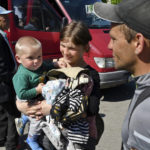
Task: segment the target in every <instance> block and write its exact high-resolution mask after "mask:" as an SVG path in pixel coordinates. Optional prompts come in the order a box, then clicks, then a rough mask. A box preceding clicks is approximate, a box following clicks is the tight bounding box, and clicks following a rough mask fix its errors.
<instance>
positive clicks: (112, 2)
mask: <svg viewBox="0 0 150 150" xmlns="http://www.w3.org/2000/svg"><path fill="white" fill-rule="evenodd" d="M102 2H103V3H107V2H111V4H118V3H120V2H121V0H102Z"/></svg>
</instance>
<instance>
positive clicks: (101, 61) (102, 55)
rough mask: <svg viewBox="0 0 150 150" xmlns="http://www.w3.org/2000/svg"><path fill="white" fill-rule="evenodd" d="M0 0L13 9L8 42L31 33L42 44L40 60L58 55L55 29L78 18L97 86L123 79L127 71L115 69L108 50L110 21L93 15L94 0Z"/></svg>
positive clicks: (86, 55) (104, 86)
mask: <svg viewBox="0 0 150 150" xmlns="http://www.w3.org/2000/svg"><path fill="white" fill-rule="evenodd" d="M2 1H3V0H1V1H0V5H1V6H3V7H5V8H6V9H9V10H13V13H12V14H10V16H9V17H10V31H7V33H8V38H9V42H10V45H11V47H12V49H13V51H14V46H15V43H16V41H17V40H18V38H20V37H21V36H25V35H30V36H34V37H35V38H37V39H39V40H40V41H41V42H42V45H43V57H44V59H50V58H59V57H61V54H60V51H59V32H60V30H61V28H62V27H63V26H65V25H66V24H67V23H69V22H71V20H81V21H83V22H84V23H85V24H87V26H88V28H89V30H90V32H91V34H92V37H93V40H92V41H91V43H90V48H91V49H90V52H88V53H85V55H84V59H85V61H86V63H87V64H89V65H90V66H92V67H93V68H95V69H96V70H97V71H98V72H99V75H100V80H101V82H100V84H101V88H108V87H113V86H117V85H120V84H123V83H125V82H127V80H128V77H129V73H128V72H127V71H124V70H122V71H116V70H115V69H114V61H113V59H112V52H111V51H110V50H108V48H107V44H108V42H109V39H110V38H109V34H108V33H109V28H110V22H107V21H104V20H102V19H99V18H97V17H96V16H95V15H94V13H93V12H92V11H93V10H92V5H93V3H94V2H96V1H97V0H77V1H76V0H7V1H6V2H5V4H4V1H3V2H2Z"/></svg>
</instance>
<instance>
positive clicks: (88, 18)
mask: <svg viewBox="0 0 150 150" xmlns="http://www.w3.org/2000/svg"><path fill="white" fill-rule="evenodd" d="M60 1H61V2H62V4H63V6H64V7H65V9H66V10H67V12H68V14H69V15H70V17H71V18H72V19H73V20H81V21H83V22H84V23H85V24H87V26H88V27H89V28H96V29H97V28H109V27H110V22H108V21H105V20H103V19H100V18H98V17H97V16H96V15H95V14H94V13H93V4H94V3H95V2H96V1H100V0H92V1H91V0H78V2H77V1H76V0H60ZM74 12H75V13H74Z"/></svg>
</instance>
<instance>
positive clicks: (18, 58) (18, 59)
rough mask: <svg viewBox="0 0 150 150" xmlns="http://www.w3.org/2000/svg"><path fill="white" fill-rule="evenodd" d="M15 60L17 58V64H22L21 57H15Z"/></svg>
mask: <svg viewBox="0 0 150 150" xmlns="http://www.w3.org/2000/svg"><path fill="white" fill-rule="evenodd" d="M15 58H16V60H17V62H18V63H19V64H20V63H21V60H20V57H19V55H17V54H16V55H15Z"/></svg>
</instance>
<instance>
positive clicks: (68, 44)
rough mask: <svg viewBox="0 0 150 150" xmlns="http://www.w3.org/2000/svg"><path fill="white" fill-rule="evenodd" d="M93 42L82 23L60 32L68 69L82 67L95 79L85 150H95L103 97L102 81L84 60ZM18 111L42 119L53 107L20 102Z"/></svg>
mask: <svg viewBox="0 0 150 150" xmlns="http://www.w3.org/2000/svg"><path fill="white" fill-rule="evenodd" d="M91 40H92V37H91V35H90V32H89V31H88V28H87V27H86V26H85V25H84V24H83V23H82V22H76V21H72V22H71V23H70V24H68V25H67V26H65V27H64V28H63V29H62V31H61V32H60V51H61V53H62V55H63V58H62V59H61V61H64V62H65V63H66V67H68V68H69V67H82V68H86V69H88V70H89V72H90V76H91V77H93V81H94V86H93V90H92V92H91V95H90V97H89V100H88V109H87V116H88V120H89V127H90V138H89V141H88V143H87V144H86V145H85V147H84V149H86V150H88V149H89V150H94V149H95V145H96V139H97V129H96V120H95V116H96V115H97V114H98V112H99V102H100V97H101V92H100V84H99V83H100V81H99V75H98V73H97V72H96V71H95V70H94V69H93V68H91V67H90V66H89V65H87V64H86V63H85V61H84V59H83V55H84V53H85V52H88V51H89V50H90V46H89V42H90V41H91ZM16 104H17V107H18V109H19V110H20V111H21V112H23V113H25V114H27V115H30V116H31V117H37V118H40V117H41V116H43V115H48V114H49V113H50V109H51V106H50V105H48V104H46V102H45V101H42V102H38V103H37V104H36V105H34V106H28V104H27V103H24V104H23V105H22V106H21V104H20V103H19V101H17V102H16Z"/></svg>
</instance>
